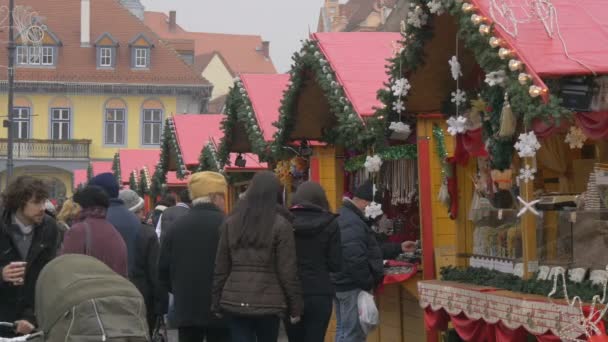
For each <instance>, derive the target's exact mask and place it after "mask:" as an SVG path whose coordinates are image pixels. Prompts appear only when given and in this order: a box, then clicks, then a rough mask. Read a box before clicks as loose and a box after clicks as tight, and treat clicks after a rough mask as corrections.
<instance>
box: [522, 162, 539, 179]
mask: <svg viewBox="0 0 608 342" xmlns="http://www.w3.org/2000/svg"><path fill="white" fill-rule="evenodd" d="M534 174H536V169H535V168H532V167H530V165H528V164H526V166H525V167H524V168H521V169H520V170H519V179H521V180H523V181H524V182H525V183H528V182H529V181H533V180H534Z"/></svg>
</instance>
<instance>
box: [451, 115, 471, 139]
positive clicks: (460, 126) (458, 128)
mask: <svg viewBox="0 0 608 342" xmlns="http://www.w3.org/2000/svg"><path fill="white" fill-rule="evenodd" d="M447 124H448V133H450V135H452V136H455V135H456V134H462V133H464V132H465V131H466V128H467V118H465V117H464V116H459V117H456V118H455V117H453V116H452V117H451V118H449V119H448V120H447Z"/></svg>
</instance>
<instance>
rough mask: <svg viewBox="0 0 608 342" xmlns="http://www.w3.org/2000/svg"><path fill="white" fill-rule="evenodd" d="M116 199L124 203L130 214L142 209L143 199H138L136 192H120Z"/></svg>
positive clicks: (128, 190)
mask: <svg viewBox="0 0 608 342" xmlns="http://www.w3.org/2000/svg"><path fill="white" fill-rule="evenodd" d="M118 198H120V199H121V200H122V201H123V202H124V203H125V207H127V208H128V209H129V211H130V212H132V213H134V212H137V211H138V210H140V209H141V208H143V207H144V199H143V198H141V197H139V195H138V194H137V192H135V191H133V190H130V189H127V190H122V191H120V194H118Z"/></svg>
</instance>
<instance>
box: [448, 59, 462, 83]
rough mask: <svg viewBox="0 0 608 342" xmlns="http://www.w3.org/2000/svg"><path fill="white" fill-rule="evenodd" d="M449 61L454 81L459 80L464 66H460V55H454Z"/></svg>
mask: <svg viewBox="0 0 608 342" xmlns="http://www.w3.org/2000/svg"><path fill="white" fill-rule="evenodd" d="M448 63H449V64H450V72H451V73H452V78H453V79H454V81H456V80H458V79H459V78H460V77H461V76H462V67H461V66H460V62H459V61H458V57H456V56H452V58H451V59H450V60H449V62H448Z"/></svg>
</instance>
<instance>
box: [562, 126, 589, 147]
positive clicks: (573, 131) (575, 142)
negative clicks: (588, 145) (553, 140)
mask: <svg viewBox="0 0 608 342" xmlns="http://www.w3.org/2000/svg"><path fill="white" fill-rule="evenodd" d="M586 140H587V136H586V135H585V133H584V132H583V131H582V130H581V129H580V128H578V127H575V126H572V127H570V131H569V132H568V134H567V135H566V140H565V142H566V143H568V145H570V148H571V149H575V148H583V145H584V144H585V141H586Z"/></svg>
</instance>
